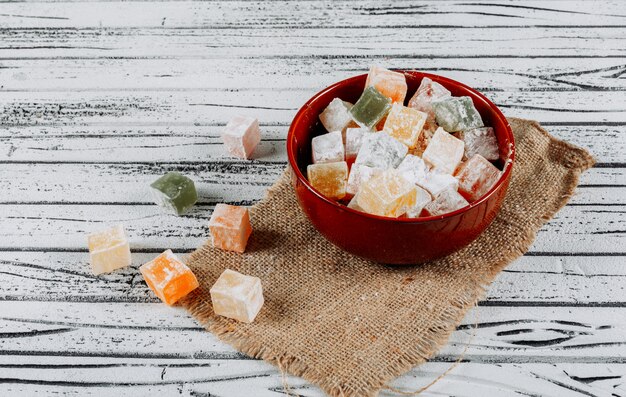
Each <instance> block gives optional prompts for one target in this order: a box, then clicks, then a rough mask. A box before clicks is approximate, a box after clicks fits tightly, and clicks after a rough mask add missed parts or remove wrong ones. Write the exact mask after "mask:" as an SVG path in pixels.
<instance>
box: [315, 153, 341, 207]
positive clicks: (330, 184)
mask: <svg viewBox="0 0 626 397" xmlns="http://www.w3.org/2000/svg"><path fill="white" fill-rule="evenodd" d="M306 173H307V179H308V180H309V183H310V184H311V185H312V186H313V187H314V188H315V189H317V190H318V191H319V192H320V193H322V194H323V195H324V196H325V197H328V198H330V199H335V200H341V199H342V198H344V197H345V196H346V187H347V184H348V164H347V163H346V162H345V161H340V162H336V163H322V164H309V166H308V167H307V169H306Z"/></svg>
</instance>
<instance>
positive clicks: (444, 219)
mask: <svg viewBox="0 0 626 397" xmlns="http://www.w3.org/2000/svg"><path fill="white" fill-rule="evenodd" d="M400 72H402V73H404V75H405V76H406V80H407V84H408V87H409V90H408V94H407V99H408V98H409V97H410V96H412V95H413V93H414V92H415V91H416V90H417V87H418V86H419V84H420V82H421V80H422V78H423V77H429V78H430V79H432V80H433V81H436V82H438V83H440V84H441V85H443V86H444V87H446V88H447V89H448V90H450V91H451V92H452V95H454V96H469V97H470V98H472V100H473V101H474V105H475V106H476V109H478V111H479V112H480V115H481V116H482V118H483V120H484V122H485V125H487V126H491V127H493V128H494V130H495V133H496V136H497V138H498V145H499V148H500V160H499V162H500V164H499V166H500V168H501V169H503V170H504V172H503V174H502V177H501V178H500V180H499V181H498V182H497V183H496V184H495V186H494V187H493V188H492V189H491V190H490V191H489V192H488V193H487V194H486V195H485V196H483V197H482V198H481V199H480V200H478V201H476V202H474V203H472V204H471V205H469V206H467V207H465V208H462V209H460V210H457V211H454V212H450V213H448V214H445V215H440V216H431V217H426V218H419V219H393V218H385V217H380V216H376V215H370V214H365V213H362V212H359V211H355V210H352V209H350V208H348V207H346V206H345V205H342V204H339V203H337V202H335V201H333V200H330V199H327V198H326V197H324V196H323V195H322V194H321V193H319V192H318V191H317V190H315V189H314V188H313V187H312V186H311V185H310V184H309V182H308V181H307V178H306V176H305V175H306V167H307V165H308V164H310V163H311V160H310V159H311V139H312V138H313V137H314V136H317V135H321V134H324V133H326V131H325V129H324V127H323V126H322V125H321V123H320V122H319V118H318V116H319V114H320V113H321V112H322V111H323V110H324V109H325V108H326V106H328V104H329V103H330V101H332V100H333V98H336V97H339V98H341V99H343V100H345V101H349V102H352V103H354V102H356V101H357V99H358V98H359V96H360V95H361V93H362V92H363V88H364V85H365V79H366V77H367V75H360V76H356V77H352V78H349V79H347V80H343V81H340V82H338V83H336V84H334V85H332V86H330V87H328V88H326V89H325V90H322V91H321V92H319V93H318V94H316V95H315V96H313V98H311V99H310V100H309V101H308V102H307V103H305V104H304V106H302V108H301V109H300V110H299V111H298V113H297V114H296V116H295V117H294V119H293V122H292V123H291V127H290V128H289V135H288V137H287V155H288V157H289V164H290V165H291V167H292V169H293V170H294V173H293V175H294V176H293V185H294V187H295V191H296V196H297V198H298V202H299V203H300V207H302V210H303V211H304V213H305V214H306V215H307V216H308V218H309V219H310V220H311V223H312V224H313V225H314V226H315V228H316V229H317V230H318V231H319V232H320V233H321V234H322V235H324V237H326V238H327V239H328V240H329V241H330V242H332V243H333V244H335V245H337V246H338V247H340V248H342V249H344V250H346V251H348V252H350V253H352V254H355V255H358V256H361V257H363V258H367V259H371V260H374V261H376V262H383V263H388V264H417V263H423V262H427V261H430V260H433V259H436V258H440V257H442V256H445V255H448V254H451V253H452V252H455V251H457V250H459V249H460V248H463V247H464V246H466V245H468V244H469V243H470V242H472V241H473V240H474V239H476V237H478V235H480V233H482V232H483V231H484V230H485V229H486V228H487V226H489V224H490V223H491V222H492V221H493V219H494V218H495V217H496V215H497V213H498V211H499V210H500V206H501V204H502V201H503V199H504V196H505V194H506V190H507V187H508V185H509V180H510V179H511V168H512V165H513V162H514V157H515V146H514V141H513V132H512V131H511V127H510V126H509V123H508V122H507V120H506V118H505V117H504V115H503V114H502V112H500V110H499V109H498V108H497V107H496V106H495V105H494V104H493V103H492V102H491V101H490V100H488V99H487V98H486V97H485V96H484V95H482V94H481V93H479V92H478V91H476V90H473V89H471V88H470V87H468V86H466V85H464V84H461V83H459V82H456V81H454V80H450V79H448V78H445V77H441V76H436V75H432V74H428V73H420V72H415V71H400Z"/></svg>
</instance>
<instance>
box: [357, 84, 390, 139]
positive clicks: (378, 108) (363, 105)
mask: <svg viewBox="0 0 626 397" xmlns="http://www.w3.org/2000/svg"><path fill="white" fill-rule="evenodd" d="M389 109H391V100H389V98H387V97H386V96H384V95H382V94H381V93H380V92H378V91H377V90H376V88H374V87H368V88H366V89H365V91H363V94H361V97H360V98H359V100H358V101H357V102H356V103H355V104H354V106H352V108H351V109H350V114H351V115H352V119H353V120H354V121H356V123H357V124H358V125H360V126H361V127H365V128H367V129H370V130H371V129H373V128H374V126H376V124H378V122H379V121H380V120H382V119H383V117H385V116H386V115H387V113H388V112H389Z"/></svg>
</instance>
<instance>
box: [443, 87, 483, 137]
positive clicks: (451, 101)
mask: <svg viewBox="0 0 626 397" xmlns="http://www.w3.org/2000/svg"><path fill="white" fill-rule="evenodd" d="M433 109H434V111H435V118H436V120H437V124H439V125H440V126H441V127H443V128H444V129H445V130H446V131H448V132H456V131H461V130H468V129H471V128H478V127H482V126H483V125H484V124H483V119H482V118H481V117H480V113H478V110H476V108H475V107H474V102H472V98H470V97H468V96H462V97H450V98H447V99H444V100H441V101H437V102H433Z"/></svg>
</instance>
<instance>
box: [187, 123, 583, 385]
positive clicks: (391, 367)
mask: <svg viewBox="0 0 626 397" xmlns="http://www.w3.org/2000/svg"><path fill="white" fill-rule="evenodd" d="M509 121H510V123H511V124H512V125H513V124H518V123H529V124H530V125H532V126H533V127H534V128H535V129H536V130H537V131H538V132H540V133H541V134H543V135H544V136H545V137H547V138H548V139H549V140H550V143H551V144H554V145H558V146H561V147H562V148H563V149H565V150H564V152H565V153H567V156H566V157H565V158H563V159H562V161H561V165H563V166H564V167H566V168H570V169H577V170H578V172H573V173H571V174H570V175H569V180H567V183H564V184H563V185H562V192H561V194H560V196H559V197H560V198H559V200H558V201H556V202H555V203H554V205H552V206H551V207H550V208H546V211H545V214H544V215H543V216H542V217H541V218H538V219H536V222H535V223H536V224H535V226H536V227H535V229H536V230H538V229H539V228H540V227H541V226H542V225H543V224H544V223H545V222H547V221H548V220H549V219H551V218H552V217H553V216H554V214H555V213H556V212H558V211H559V210H560V209H561V208H562V207H563V206H565V204H566V203H567V201H568V200H569V198H570V197H571V196H572V195H573V193H574V190H575V189H576V186H577V185H578V180H579V177H580V174H581V173H582V172H583V171H585V170H587V169H589V168H591V167H592V166H593V165H594V164H595V160H594V159H593V157H592V156H591V155H590V154H589V153H588V152H587V151H586V150H584V149H582V148H579V147H577V146H574V145H572V144H570V143H567V142H565V141H562V140H559V139H557V138H555V137H553V136H552V135H550V134H549V133H548V132H547V131H546V130H545V129H543V128H542V127H541V125H540V124H539V123H538V122H536V121H532V120H524V119H516V118H510V119H509ZM290 178H291V170H290V169H289V167H287V169H286V170H285V172H284V173H283V175H282V176H281V177H280V178H279V180H278V181H277V182H276V183H275V184H274V185H273V186H272V187H270V188H269V189H268V191H267V193H266V195H265V197H264V199H263V200H261V201H260V202H259V203H258V204H256V205H255V206H253V207H252V208H251V212H254V211H255V209H256V208H258V207H260V206H263V205H264V204H265V203H266V202H269V201H270V200H272V197H273V196H274V193H275V190H276V189H279V188H280V187H281V186H282V185H283V184H284V183H289V180H290ZM535 237H536V231H530V230H529V231H527V233H526V235H525V236H523V237H522V238H520V240H519V241H518V242H517V244H515V246H514V247H512V248H514V249H513V250H512V251H511V252H510V254H509V255H507V256H505V257H504V258H503V259H502V260H500V261H498V262H495V263H494V264H493V266H492V267H491V269H490V272H488V273H484V274H482V275H481V277H480V278H478V277H476V280H474V281H476V288H475V290H474V291H469V292H468V293H467V294H466V296H464V297H460V298H458V299H455V300H453V301H451V302H449V304H448V307H447V310H446V312H445V313H444V315H443V316H442V317H440V318H439V319H438V321H436V322H435V323H434V324H432V327H430V328H429V330H428V333H427V334H426V335H424V336H423V337H422V340H420V341H418V344H417V346H415V347H411V348H408V349H407V350H406V351H404V352H402V353H401V354H399V355H398V356H397V358H396V359H395V361H392V362H390V363H389V364H388V366H387V367H386V369H385V371H384V375H383V376H382V377H381V378H380V379H379V381H376V382H369V386H370V392H369V393H367V395H368V396H375V395H377V394H378V392H379V390H380V389H381V388H383V387H385V386H386V385H388V382H390V381H391V380H393V379H395V378H397V377H398V376H400V375H402V374H403V373H405V372H407V371H409V370H410V369H412V368H413V367H415V366H416V365H419V364H421V363H424V362H425V361H426V360H428V359H429V358H430V357H432V356H433V355H434V354H435V353H436V352H437V351H438V350H439V349H440V348H441V347H443V346H445V345H446V343H447V341H448V338H449V336H450V334H451V333H452V332H453V331H454V330H455V329H456V327H457V326H458V324H459V323H460V322H461V320H462V319H463V318H464V316H465V314H466V313H467V311H468V310H469V309H471V308H472V307H474V306H475V305H476V303H477V302H478V300H480V299H481V298H483V297H484V295H485V292H486V288H487V287H488V286H489V284H490V283H491V282H492V281H493V279H494V278H495V276H496V275H497V274H498V273H499V272H500V271H502V269H504V268H505V267H506V266H507V265H508V264H510V263H511V262H512V261H514V260H515V259H517V258H519V257H520V256H522V255H524V253H525V252H526V251H528V249H529V248H530V246H531V245H532V243H533V241H534V240H535ZM205 247H211V242H210V240H208V241H207V242H206V243H205V244H204V245H203V246H202V247H200V248H198V249H197V250H196V251H194V252H193V253H191V254H190V255H189V257H188V260H189V261H196V260H200V258H201V257H203V256H204V255H206V254H205V253H204V252H203V250H204V248H205ZM454 255H456V254H452V255H451V257H452V256H454ZM444 260H445V259H444ZM181 304H182V306H183V307H185V308H186V309H187V310H188V311H189V312H190V313H191V314H192V315H193V316H194V317H195V318H196V319H197V320H198V321H199V322H200V324H201V325H203V326H204V327H205V328H206V329H208V330H209V331H210V332H212V333H213V334H215V335H216V336H217V337H218V338H219V339H221V340H222V341H224V342H226V343H228V344H230V345H232V346H233V347H235V348H236V349H237V350H239V351H241V352H243V353H244V354H246V355H248V356H251V357H254V358H260V359H263V360H265V361H267V362H270V363H273V364H275V365H276V366H277V367H278V368H279V369H280V371H281V372H282V371H286V372H288V373H290V374H293V375H296V376H299V377H302V378H304V379H306V380H307V381H309V382H311V383H314V384H316V385H318V386H319V387H321V388H322V389H323V390H324V391H325V392H327V393H328V394H329V395H331V396H333V397H335V396H353V395H355V392H357V393H359V392H362V390H359V391H354V390H346V389H345V388H343V387H342V385H339V384H336V383H335V382H331V381H329V379H326V378H324V377H323V376H321V374H320V373H318V372H317V371H316V370H315V369H312V368H310V367H309V366H308V365H307V364H305V363H303V362H301V361H300V360H299V359H298V357H294V356H290V355H286V354H285V353H283V352H280V351H276V350H273V349H271V348H268V347H267V346H262V345H260V344H257V343H254V342H253V341H251V340H250V339H249V338H247V337H246V336H244V335H241V334H239V333H238V332H237V329H236V328H235V327H233V326H232V325H231V324H224V323H223V324H219V323H215V322H211V321H208V320H210V318H211V316H213V313H212V310H210V308H208V307H207V306H206V305H205V307H204V308H202V305H203V303H202V302H201V301H200V300H197V299H194V295H193V294H192V295H190V296H189V297H188V298H186V299H184V300H182V301H181Z"/></svg>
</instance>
